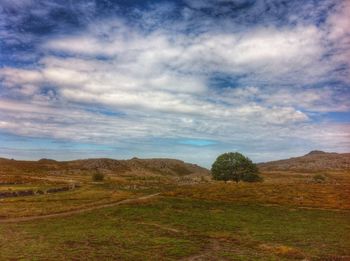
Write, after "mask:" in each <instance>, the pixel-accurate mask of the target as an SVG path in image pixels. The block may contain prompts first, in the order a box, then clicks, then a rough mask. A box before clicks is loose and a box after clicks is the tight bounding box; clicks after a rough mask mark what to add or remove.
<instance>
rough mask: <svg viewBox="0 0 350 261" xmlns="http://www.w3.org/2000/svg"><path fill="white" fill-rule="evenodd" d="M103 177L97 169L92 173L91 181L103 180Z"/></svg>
mask: <svg viewBox="0 0 350 261" xmlns="http://www.w3.org/2000/svg"><path fill="white" fill-rule="evenodd" d="M104 178H105V175H104V174H103V173H101V172H99V171H95V172H94V173H93V174H92V181H103V180H104Z"/></svg>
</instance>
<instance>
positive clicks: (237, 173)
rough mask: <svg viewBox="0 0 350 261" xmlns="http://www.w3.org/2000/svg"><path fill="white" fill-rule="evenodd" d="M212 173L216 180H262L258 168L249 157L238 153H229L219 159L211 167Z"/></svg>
mask: <svg viewBox="0 0 350 261" xmlns="http://www.w3.org/2000/svg"><path fill="white" fill-rule="evenodd" d="M211 173H212V175H213V178H214V179H216V180H224V181H228V180H234V181H236V182H239V181H240V180H242V181H247V182H255V181H261V180H262V178H261V177H260V176H259V170H258V168H257V166H256V165H255V164H254V163H253V162H252V161H251V160H250V159H249V158H248V157H245V156H244V155H242V154H241V153H238V152H228V153H224V154H221V155H220V156H219V157H217V159H216V160H215V162H214V163H213V165H212V167H211Z"/></svg>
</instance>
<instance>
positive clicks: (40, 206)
mask: <svg viewBox="0 0 350 261" xmlns="http://www.w3.org/2000/svg"><path fill="white" fill-rule="evenodd" d="M285 175H286V176H285V177H287V178H285V179H281V177H283V176H281V175H271V176H269V175H265V182H264V183H258V184H242V183H241V184H234V183H231V184H224V183H220V182H204V183H203V184H187V185H181V186H177V185H176V184H175V183H173V184H171V182H170V181H169V179H160V178H147V179H146V178H135V177H129V178H128V177H127V178H123V179H122V178H113V177H112V178H111V179H108V180H106V181H105V182H104V183H96V184H95V183H91V182H90V181H88V180H87V179H86V178H85V181H84V178H83V177H81V178H80V181H81V184H82V187H81V188H79V189H76V190H72V191H67V192H62V193H57V194H52V195H39V196H29V197H18V198H8V199H1V200H0V206H1V207H0V216H1V217H0V219H3V220H4V219H7V218H16V217H26V216H29V217H30V216H35V215H46V214H50V213H60V212H66V211H70V210H77V209H84V208H87V207H89V206H94V205H101V204H106V203H109V202H116V201H119V200H123V199H125V198H135V197H139V196H141V195H147V194H151V193H154V192H157V191H163V192H162V194H161V195H160V196H157V197H154V198H152V199H147V200H139V201H137V200H136V201H133V202H130V203H127V204H123V205H118V206H114V207H107V208H103V209H95V210H91V211H89V212H85V213H80V214H76V213H75V214H72V215H68V216H65V217H55V218H48V219H42V220H31V221H30V220H29V221H26V222H20V223H1V222H0V260H350V211H349V209H350V207H349V206H350V204H349V203H350V195H349V193H348V191H349V182H348V181H349V180H348V175H347V174H346V175H342V176H340V175H338V174H337V175H336V176H334V177H332V176H331V175H330V176H328V177H327V178H328V180H327V182H325V183H323V184H315V183H310V182H309V181H310V177H308V176H305V175H300V174H290V173H289V174H288V173H286V174H285ZM274 177H278V179H276V178H274ZM0 221H1V220H0Z"/></svg>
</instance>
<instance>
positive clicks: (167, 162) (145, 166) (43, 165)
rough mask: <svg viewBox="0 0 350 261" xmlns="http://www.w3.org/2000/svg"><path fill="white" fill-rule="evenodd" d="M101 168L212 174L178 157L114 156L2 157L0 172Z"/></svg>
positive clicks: (128, 172) (107, 170) (144, 172)
mask: <svg viewBox="0 0 350 261" xmlns="http://www.w3.org/2000/svg"><path fill="white" fill-rule="evenodd" d="M95 170H98V171H102V172H104V173H109V174H116V175H147V176H152V175H169V176H186V175H199V176H201V175H209V170H207V169H205V168H202V167H200V166H198V165H196V164H191V163H186V162H184V161H181V160H176V159H139V158H132V159H130V160H115V159H107V158H97V159H83V160H73V161H55V160H51V159H40V160H38V161H23V160H13V159H4V158H0V174H10V173H38V174H40V173H43V174H58V175H59V174H69V173H86V172H90V171H95Z"/></svg>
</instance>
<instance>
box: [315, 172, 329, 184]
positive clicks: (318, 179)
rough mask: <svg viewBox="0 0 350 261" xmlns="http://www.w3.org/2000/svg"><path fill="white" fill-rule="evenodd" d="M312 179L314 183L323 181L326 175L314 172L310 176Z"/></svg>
mask: <svg viewBox="0 0 350 261" xmlns="http://www.w3.org/2000/svg"><path fill="white" fill-rule="evenodd" d="M312 180H313V181H314V182H316V183H323V182H325V181H326V177H325V176H323V175H321V174H316V175H314V176H313V177H312Z"/></svg>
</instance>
